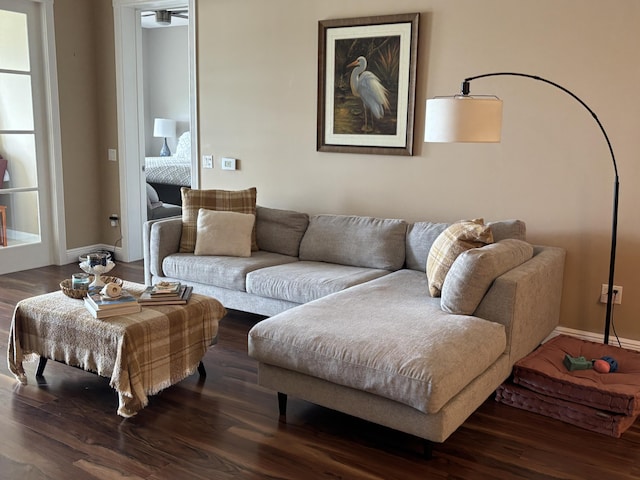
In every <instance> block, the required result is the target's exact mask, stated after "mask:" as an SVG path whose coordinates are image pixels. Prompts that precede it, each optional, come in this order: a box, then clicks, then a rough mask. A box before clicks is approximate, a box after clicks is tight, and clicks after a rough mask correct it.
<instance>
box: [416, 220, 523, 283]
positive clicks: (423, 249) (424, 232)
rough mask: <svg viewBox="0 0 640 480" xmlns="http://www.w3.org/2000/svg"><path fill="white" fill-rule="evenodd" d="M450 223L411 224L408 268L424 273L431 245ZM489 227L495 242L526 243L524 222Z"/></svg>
mask: <svg viewBox="0 0 640 480" xmlns="http://www.w3.org/2000/svg"><path fill="white" fill-rule="evenodd" d="M449 225H450V224H449V223H430V222H415V223H412V224H409V226H408V228H407V239H406V243H407V246H406V248H407V261H406V267H407V268H410V269H411V270H418V271H419V272H424V271H425V269H426V267H427V257H428V256H429V250H431V245H433V242H434V241H435V239H436V238H438V235H440V234H441V233H442V232H443V231H444V230H445V229H446V228H447V227H449ZM487 225H488V226H489V227H490V228H491V233H493V241H494V242H499V241H500V240H505V239H507V238H515V239H516V240H523V241H526V239H527V229H526V225H525V223H524V222H523V221H522V220H503V221H499V222H489V223H487Z"/></svg>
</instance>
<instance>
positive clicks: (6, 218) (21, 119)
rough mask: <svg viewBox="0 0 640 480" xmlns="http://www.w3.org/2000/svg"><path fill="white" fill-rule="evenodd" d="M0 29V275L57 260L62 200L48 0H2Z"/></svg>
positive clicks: (62, 239) (62, 238)
mask: <svg viewBox="0 0 640 480" xmlns="http://www.w3.org/2000/svg"><path fill="white" fill-rule="evenodd" d="M0 29H1V30H2V32H3V36H2V38H3V41H2V42H0V274H4V273H9V272H15V271H20V270H26V269H31V268H37V267H41V266H45V265H50V264H52V263H56V262H57V263H59V262H60V261H61V259H62V258H63V252H62V251H61V250H60V246H61V245H64V243H66V242H65V239H66V235H65V233H64V229H65V226H64V215H63V214H62V212H63V209H62V205H61V199H60V198H57V197H56V196H55V192H56V191H58V192H62V188H61V185H60V183H61V175H60V172H61V171H62V166H61V160H60V156H59V154H56V152H58V153H59V152H60V136H59V133H58V134H56V132H59V123H57V122H58V120H57V119H58V118H59V113H58V110H57V103H56V102H57V83H56V80H55V78H56V75H55V74H56V68H55V65H56V63H55V51H52V50H50V49H49V47H48V43H49V42H50V40H51V38H50V37H52V36H53V10H52V8H51V4H43V3H42V2H37V1H24V0H22V1H19V0H0ZM50 44H51V45H55V43H54V42H50ZM45 65H46V66H48V67H49V68H45ZM52 72H53V74H52ZM54 99H55V101H54ZM52 183H53V185H52ZM58 187H60V188H58Z"/></svg>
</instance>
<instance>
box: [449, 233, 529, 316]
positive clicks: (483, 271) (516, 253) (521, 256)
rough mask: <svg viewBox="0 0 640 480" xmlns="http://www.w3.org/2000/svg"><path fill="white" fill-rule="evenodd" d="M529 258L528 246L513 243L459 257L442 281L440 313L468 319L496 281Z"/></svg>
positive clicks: (524, 243)
mask: <svg viewBox="0 0 640 480" xmlns="http://www.w3.org/2000/svg"><path fill="white" fill-rule="evenodd" d="M532 256H533V246H531V244H529V243H527V242H523V241H522V240H514V239H507V240H502V241H500V242H497V243H492V244H490V245H486V246H484V247H482V248H472V249H470V250H467V251H466V252H463V253H461V254H460V255H459V256H458V258H456V259H455V261H454V262H453V265H451V268H450V269H449V273H447V276H446V278H445V279H444V284H443V286H442V300H441V307H442V309H443V310H444V311H445V312H449V313H457V314H461V315H471V314H472V313H473V312H475V310H476V308H477V307H478V305H480V302H481V301H482V298H483V297H484V295H485V293H487V290H489V287H490V286H491V283H493V281H494V280H495V279H496V278H498V277H499V276H500V275H502V274H503V273H506V272H508V271H509V270H511V269H512V268H515V267H517V266H518V265H520V264H522V263H524V262H526V261H527V260H529V259H530V258H531V257H532Z"/></svg>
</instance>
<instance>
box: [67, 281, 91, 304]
mask: <svg viewBox="0 0 640 480" xmlns="http://www.w3.org/2000/svg"><path fill="white" fill-rule="evenodd" d="M60 290H62V293H64V294H65V295H66V296H67V297H71V298H76V299H78V300H82V299H83V298H84V297H86V296H87V292H88V290H81V289H79V288H72V287H71V279H69V278H65V279H64V280H63V281H61V282H60Z"/></svg>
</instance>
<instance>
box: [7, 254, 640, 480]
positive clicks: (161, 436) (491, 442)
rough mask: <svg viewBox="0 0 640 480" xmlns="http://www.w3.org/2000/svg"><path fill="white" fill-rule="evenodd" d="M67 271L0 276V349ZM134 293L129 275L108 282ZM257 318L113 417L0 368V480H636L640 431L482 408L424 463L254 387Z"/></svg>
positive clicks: (70, 392)
mask: <svg viewBox="0 0 640 480" xmlns="http://www.w3.org/2000/svg"><path fill="white" fill-rule="evenodd" d="M77 270H78V268H77V265H75V264H74V265H68V266H64V267H47V268H43V269H37V270H31V271H25V272H19V273H15V274H10V275H3V276H0V333H1V338H0V341H1V346H2V348H3V349H4V350H3V351H4V352H6V349H7V338H8V332H9V327H10V323H11V317H12V314H13V309H14V306H15V304H16V303H17V302H18V301H19V300H21V299H23V298H26V297H29V296H33V295H38V294H41V293H45V292H48V291H53V290H56V289H57V288H58V283H59V282H60V281H61V280H62V279H64V278H68V277H70V276H71V273H73V272H75V271H77ZM112 273H113V274H114V275H117V276H120V277H123V278H125V279H127V280H132V281H138V282H141V281H142V279H143V275H142V264H141V262H136V263H132V264H118V265H117V266H116V269H114V271H113V272H112ZM260 319H261V317H258V316H255V315H250V314H246V313H241V312H235V311H231V312H230V313H229V315H228V316H227V317H226V318H225V319H224V320H223V321H222V322H221V325H220V332H219V334H220V340H219V343H218V344H217V345H216V346H214V347H212V348H211V349H210V350H209V352H208V353H207V354H206V356H205V358H204V364H205V366H206V369H207V377H206V378H205V379H204V380H201V379H200V378H199V377H198V375H193V376H192V377H189V378H188V379H186V380H184V381H182V382H180V383H179V384H177V385H174V386H172V387H170V388H168V389H166V390H164V391H163V392H161V393H160V394H158V395H156V396H154V397H151V399H150V404H149V405H148V406H147V408H145V409H144V410H142V411H141V412H140V413H139V414H138V415H137V416H135V417H133V418H130V419H124V418H122V417H119V416H118V415H116V408H117V397H116V395H115V393H114V391H113V390H112V389H111V388H110V387H109V381H108V379H106V378H101V377H98V376H97V375H94V374H91V373H87V372H83V371H82V370H79V369H76V368H72V367H68V366H66V365H62V364H59V363H55V362H49V364H48V365H47V369H46V371H45V376H44V378H42V379H40V380H39V381H36V379H35V376H34V372H35V368H36V362H34V363H27V364H25V367H26V370H27V375H28V379H29V384H28V385H26V386H21V385H20V384H19V383H18V382H17V381H16V380H15V379H14V377H13V376H12V375H11V373H10V372H9V370H8V368H7V366H6V362H3V366H2V368H1V369H0V478H1V479H64V480H67V479H124V478H126V479H150V480H151V479H153V480H159V479H171V480H176V479H229V478H241V479H305V480H306V479H317V478H327V479H339V478H342V479H403V480H405V479H432V478H433V479H437V478H447V479H494V478H495V479H523V478H527V479H602V480H611V479H622V478H640V425H639V424H636V425H634V426H633V427H632V428H631V429H630V430H628V431H627V432H626V433H625V434H624V435H623V437H622V438H621V439H614V438H610V437H607V436H603V435H599V434H596V433H592V432H590V431H587V430H582V429H580V428H577V427H573V426H570V425H567V424H564V423H562V422H559V421H556V420H552V419H549V418H546V417H543V416H539V415H536V414H532V413H528V412H525V411H521V410H518V409H515V408H512V407H508V406H506V405H502V404H499V403H496V402H495V401H494V400H493V399H492V398H489V399H487V401H486V402H485V403H484V404H483V405H482V406H481V407H480V408H479V409H478V411H477V412H475V413H474V414H473V415H472V416H471V417H470V418H469V419H468V420H467V421H466V422H465V423H464V425H462V426H461V427H460V428H459V429H458V430H457V431H456V432H455V433H454V434H453V435H452V436H451V437H450V438H449V439H448V440H447V441H446V442H445V443H444V444H436V445H435V446H434V451H433V459H431V460H424V459H423V458H422V457H421V442H420V441H419V440H418V439H416V438H415V437H411V436H409V435H405V434H402V433H400V432H396V431H393V430H390V429H387V428H384V427H380V426H378V425H374V424H370V423H367V422H364V421H362V420H359V419H356V418H353V417H349V416H347V415H343V414H341V413H338V412H335V411H331V410H328V409H325V408H322V407H319V406H316V405H312V404H309V403H307V402H304V401H302V400H299V399H296V398H292V397H290V398H289V405H288V415H287V420H286V423H285V422H282V421H279V418H278V406H277V399H276V394H275V392H271V391H267V390H265V389H263V388H260V387H258V386H257V385H256V365H255V362H254V361H253V360H252V359H250V358H249V357H248V356H247V353H246V351H247V344H246V338H247V332H248V330H249V329H250V328H251V326H252V325H254V324H255V323H256V322H258V321H260Z"/></svg>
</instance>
